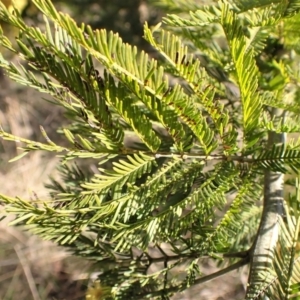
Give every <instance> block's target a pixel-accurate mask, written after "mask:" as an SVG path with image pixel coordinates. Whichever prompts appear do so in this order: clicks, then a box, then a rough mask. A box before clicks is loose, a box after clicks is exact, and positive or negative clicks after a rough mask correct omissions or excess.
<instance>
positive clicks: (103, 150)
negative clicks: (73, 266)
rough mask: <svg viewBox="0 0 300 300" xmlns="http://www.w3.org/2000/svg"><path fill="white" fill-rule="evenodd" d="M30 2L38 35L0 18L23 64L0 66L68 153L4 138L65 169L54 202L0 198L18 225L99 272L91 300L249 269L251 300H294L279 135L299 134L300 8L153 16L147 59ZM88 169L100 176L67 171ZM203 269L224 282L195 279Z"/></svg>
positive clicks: (292, 206) (244, 7)
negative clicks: (46, 117) (213, 267)
mask: <svg viewBox="0 0 300 300" xmlns="http://www.w3.org/2000/svg"><path fill="white" fill-rule="evenodd" d="M33 3H34V4H35V5H36V6H37V8H38V9H39V10H40V11H41V12H42V13H43V14H44V16H45V18H44V20H45V26H44V29H43V30H41V29H39V28H36V27H31V26H29V25H26V23H25V22H24V21H23V20H22V18H21V16H20V14H19V13H18V12H17V11H14V12H12V13H10V12H9V11H8V10H7V9H6V8H5V6H4V5H3V4H1V3H0V19H1V21H3V22H7V23H9V24H10V25H11V26H14V27H16V28H17V29H18V32H19V34H18V36H17V38H16V41H15V42H12V41H10V40H9V39H8V38H7V37H6V36H5V34H4V33H3V31H1V38H0V40H1V45H2V46H3V47H5V48H6V49H8V50H9V51H11V52H13V53H14V54H16V55H17V56H19V57H20V58H21V59H22V60H23V63H22V64H19V65H16V64H14V63H13V62H12V61H8V60H6V59H5V58H3V57H1V66H2V68H3V69H4V70H5V72H6V74H7V75H8V76H9V77H10V78H12V79H13V80H15V81H17V82H19V83H21V84H24V85H26V86H31V87H33V88H35V89H38V90H39V91H41V92H43V93H46V94H47V95H48V96H49V97H50V98H51V101H53V102H54V104H53V105H55V104H56V105H60V106H62V107H63V108H64V110H65V112H66V118H67V119H68V120H69V125H68V126H63V127H62V128H59V129H58V130H59V132H60V133H61V134H62V136H63V137H64V138H65V139H66V140H67V143H63V145H59V144H58V143H54V142H53V141H52V140H50V139H49V137H48V135H47V133H46V132H45V131H44V130H42V131H41V134H42V135H43V136H44V137H45V142H44V143H41V142H35V141H31V140H28V139H25V138H22V137H20V136H18V137H17V136H15V135H14V134H13V133H8V132H5V131H4V130H1V132H0V136H1V137H2V138H3V139H6V140H12V141H16V140H17V141H19V142H20V143H22V147H21V149H23V153H22V155H21V156H23V155H25V154H27V153H28V152H30V151H51V152H55V153H57V155H58V156H59V157H61V164H60V167H59V169H60V172H61V180H55V179H52V181H51V184H48V188H50V196H49V199H37V201H34V202H31V201H30V200H26V199H21V198H12V197H8V196H5V195H2V194H1V195H0V199H1V202H2V204H3V205H4V208H5V210H6V212H7V213H14V214H15V215H16V219H15V220H14V221H13V224H18V225H23V226H24V227H25V228H28V229H29V230H30V231H31V232H33V233H34V234H37V235H39V236H40V237H42V238H43V239H47V240H52V241H54V242H56V243H57V244H59V245H62V246H65V247H67V248H68V249H71V251H72V252H73V253H74V254H76V255H79V256H83V257H86V258H88V259H91V260H93V261H94V262H95V263H96V266H97V268H98V271H99V280H100V284H98V289H101V291H100V292H99V291H98V292H97V291H96V287H95V288H94V289H92V288H91V289H89V292H88V294H87V299H96V298H97V296H96V295H98V296H99V295H100V294H101V297H100V296H99V297H100V298H101V299H146V298H151V299H168V298H169V297H170V296H171V295H173V294H174V293H178V292H181V291H184V290H185V289H187V288H188V287H190V286H192V285H195V284H201V283H203V282H205V281H207V280H211V279H213V278H215V277H217V276H220V275H223V274H225V273H227V272H229V271H232V270H235V269H238V268H239V267H241V266H243V265H246V264H249V269H250V272H249V280H248V286H247V291H246V296H245V297H246V299H265V297H266V296H267V297H268V299H290V298H293V297H297V295H298V293H299V292H300V287H299V282H300V273H299V272H300V268H299V252H298V248H297V241H298V232H299V226H300V218H299V207H300V206H299V205H300V190H299V180H298V175H297V174H298V170H299V167H300V140H287V139H286V138H285V135H286V134H287V133H291V132H295V133H297V132H299V131H300V126H299V124H300V122H299V112H300V104H299V103H300V89H299V83H298V80H299V78H300V75H299V74H300V73H299V72H300V69H299V56H298V53H299V50H300V48H299V40H300V39H299V33H298V32H299V31H298V29H297V28H299V25H300V15H299V12H300V1H295V0H291V1H272V2H271V1H226V0H224V1H220V2H218V3H213V4H211V5H209V6H197V5H196V4H193V3H191V2H186V1H175V0H174V1H167V0H165V1H159V3H160V5H161V6H163V7H164V8H165V9H169V11H170V12H173V13H174V14H170V15H167V17H165V18H164V20H163V22H164V25H163V26H162V25H161V24H159V25H157V26H156V27H155V28H149V27H148V26H147V24H145V26H144V38H145V39H146V40H147V41H148V42H149V43H150V44H151V45H152V47H153V48H154V49H155V50H156V56H155V57H157V59H155V58H149V56H148V54H147V53H145V52H139V51H138V50H137V48H136V47H132V46H130V45H129V44H124V43H123V42H122V40H121V38H120V37H119V36H118V34H117V33H113V32H107V31H105V30H104V29H101V30H93V29H92V28H91V27H90V26H88V25H85V24H82V25H81V26H78V25H77V24H76V23H75V21H74V20H73V19H72V18H70V17H69V16H68V15H65V14H63V13H60V12H58V11H57V10H56V9H55V7H54V6H53V5H52V3H51V1H50V0H33ZM190 9H192V11H191V12H189V13H188V14H187V12H188V10H190ZM99 66H101V71H99V70H100V69H99ZM102 70H103V71H102ZM17 158H20V157H17ZM87 158H89V159H92V160H94V162H95V163H96V164H97V165H98V170H99V172H97V173H95V174H88V173H85V172H84V171H82V170H81V169H80V168H79V167H78V166H77V164H76V163H75V162H76V161H79V160H80V161H82V160H85V159H87ZM286 173H294V178H295V180H290V181H289V182H288V184H289V186H291V188H292V192H291V193H290V194H288V193H286V195H285V199H284V194H283V191H284V187H285V186H286V185H287V183H285V182H284V174H286ZM2 184H5V182H4V183H2ZM293 188H294V189H293ZM207 257H209V258H211V259H214V260H216V261H217V262H218V263H221V264H220V266H221V269H220V270H219V271H218V272H216V273H213V274H210V275H208V276H201V260H202V259H203V258H207ZM224 263H226V264H224ZM179 268H180V269H181V271H182V270H184V272H181V273H180V276H179V275H178V274H177V273H176V272H177V270H178V269H179ZM97 293H98V294H97ZM97 299H98V298H97Z"/></svg>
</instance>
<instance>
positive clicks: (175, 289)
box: [138, 256, 250, 299]
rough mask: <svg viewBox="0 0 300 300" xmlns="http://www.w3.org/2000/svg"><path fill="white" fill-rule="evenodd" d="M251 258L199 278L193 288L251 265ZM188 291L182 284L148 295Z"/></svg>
mask: <svg viewBox="0 0 300 300" xmlns="http://www.w3.org/2000/svg"><path fill="white" fill-rule="evenodd" d="M249 258H250V257H249V256H246V257H245V258H243V259H241V260H240V261H238V262H236V263H234V264H232V265H230V266H228V267H226V268H224V269H222V270H220V271H217V272H215V273H212V274H210V275H207V276H203V277H201V278H198V279H196V280H195V281H194V283H193V285H192V286H195V285H196V284H201V283H204V282H207V281H210V280H213V279H215V278H217V277H220V276H222V275H225V274H227V273H229V272H231V271H233V270H236V269H238V268H240V267H242V266H244V265H246V264H248V263H249ZM187 289H188V287H187V286H184V285H182V284H180V285H177V286H172V287H170V288H168V289H162V290H159V291H155V292H153V293H151V294H150V293H149V292H148V293H147V295H148V296H151V297H156V296H160V295H168V294H172V293H177V292H180V291H182V290H184V291H186V290H187ZM138 296H139V297H140V298H139V299H144V298H143V297H145V296H146V294H141V295H138Z"/></svg>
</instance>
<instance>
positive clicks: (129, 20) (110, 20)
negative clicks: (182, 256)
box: [0, 0, 247, 300]
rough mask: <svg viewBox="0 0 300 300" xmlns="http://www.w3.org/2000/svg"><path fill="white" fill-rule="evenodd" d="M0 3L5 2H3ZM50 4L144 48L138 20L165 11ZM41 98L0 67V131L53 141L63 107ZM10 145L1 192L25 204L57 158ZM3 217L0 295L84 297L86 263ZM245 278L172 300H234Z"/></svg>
mask: <svg viewBox="0 0 300 300" xmlns="http://www.w3.org/2000/svg"><path fill="white" fill-rule="evenodd" d="M2 2H3V3H4V4H5V5H7V6H8V7H10V6H11V1H9V0H5V1H4V0H3V1H2ZM197 2H198V3H200V1H197ZM202 2H204V1H202ZM206 2H207V1H206ZM53 3H54V5H55V6H56V8H57V9H58V10H61V11H63V12H65V13H68V14H70V15H71V16H72V17H73V18H74V19H75V20H76V21H77V23H78V24H80V23H82V22H84V23H87V24H90V25H91V26H92V27H93V28H106V29H108V30H113V31H114V32H118V33H119V34H120V36H121V37H122V38H123V40H124V41H125V42H128V43H129V44H134V45H136V46H137V47H138V48H139V49H143V50H145V51H147V52H151V51H152V49H151V47H150V46H149V45H147V43H146V42H145V41H144V40H143V39H142V36H143V24H144V22H145V21H147V22H148V23H149V24H150V26H151V25H154V24H157V23H158V22H160V21H161V18H162V16H163V15H164V13H166V12H163V11H162V10H160V9H159V8H157V7H156V6H155V5H154V4H152V3H151V1H150V0H149V1H143V0H126V1H122V0H110V1H106V0H69V1H68V0H65V1H57V0H53ZM15 4H16V6H17V8H18V9H19V10H20V11H21V12H22V16H23V17H24V18H25V20H26V22H27V23H28V24H31V25H37V26H38V25H39V24H42V23H43V18H42V15H41V14H39V12H38V10H37V9H36V8H35V7H34V5H33V4H32V3H31V1H28V0H15ZM1 26H2V27H3V29H4V30H5V32H6V34H7V35H8V36H10V37H11V39H14V37H15V35H16V33H15V31H14V29H13V28H9V27H8V26H7V25H6V24H1ZM1 51H2V53H3V55H4V56H5V57H6V58H8V59H11V60H13V61H15V62H18V58H17V57H12V56H11V54H10V53H7V52H6V51H5V50H4V49H1ZM152 54H153V53H152ZM43 97H45V95H43V94H41V93H38V92H36V91H34V90H33V89H30V88H27V87H24V86H21V85H18V84H16V83H14V82H13V81H11V80H10V79H8V78H6V77H5V75H4V74H3V73H2V72H0V123H1V125H2V127H3V128H4V130H6V131H8V132H12V133H13V134H14V135H16V136H22V137H24V138H28V139H32V140H37V141H43V142H44V137H43V136H42V134H41V131H40V125H41V126H43V127H44V129H45V131H46V132H47V134H48V136H49V137H50V138H51V139H52V140H53V141H54V142H57V143H58V144H61V143H62V141H61V140H60V136H59V134H57V129H58V128H59V127H61V126H62V125H63V124H64V123H65V122H67V121H66V118H65V117H64V113H63V110H62V108H60V107H58V106H54V105H53V104H50V103H48V102H47V101H45V100H44V99H43ZM46 98H47V96H46ZM17 147H18V144H17V143H14V142H7V141H3V140H0V183H1V185H0V186H1V190H0V191H1V193H3V194H6V195H10V196H19V197H21V198H24V199H30V200H32V201H34V200H35V199H38V198H39V199H46V198H47V197H48V192H47V190H46V188H45V186H44V184H45V183H47V181H48V177H49V175H51V176H52V177H54V178H55V176H56V169H55V168H56V166H57V162H58V159H57V158H56V157H55V156H54V155H52V154H49V153H39V152H32V153H30V154H29V155H27V156H25V157H24V158H23V159H21V160H18V161H16V162H12V163H8V160H9V159H11V158H13V157H15V156H16V155H18V154H19V153H21V152H20V150H18V148H17ZM86 164H87V165H86V166H85V167H86V168H87V169H90V170H91V171H93V168H95V166H94V165H93V164H89V162H87V163H86ZM48 182H49V181H48ZM0 212H1V211H0ZM2 216H3V215H2ZM11 220H12V218H5V219H3V220H2V221H1V222H0V300H15V299H16V300H31V299H33V300H45V299H49V300H52V299H59V300H62V299H65V300H75V299H85V291H86V288H87V285H88V283H89V277H90V274H91V273H92V272H93V269H94V267H93V264H92V263H91V262H88V261H85V260H84V259H80V258H77V257H73V256H71V255H70V254H69V253H67V251H66V250H65V249H61V248H59V247H57V246H55V245H54V244H52V243H51V242H45V241H41V240H40V239H39V238H37V237H35V236H32V235H30V233H28V232H25V231H22V228H20V227H18V228H16V227H11V226H8V223H9V221H11ZM202 267H203V273H204V274H210V273H211V272H214V271H216V270H217V267H216V266H215V265H214V264H213V263H212V262H211V261H204V262H203V266H202ZM246 280H247V276H246V270H240V272H235V273H232V274H230V275H225V277H221V278H219V279H216V280H214V281H212V282H209V283H206V284H204V285H201V286H195V287H193V288H191V289H190V290H188V291H187V292H185V293H184V294H180V295H176V296H174V298H173V299H204V300H205V299H207V300H214V299H216V300H217V299H218V300H221V299H233V300H234V299H242V298H243V295H244V288H245V283H246Z"/></svg>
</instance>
